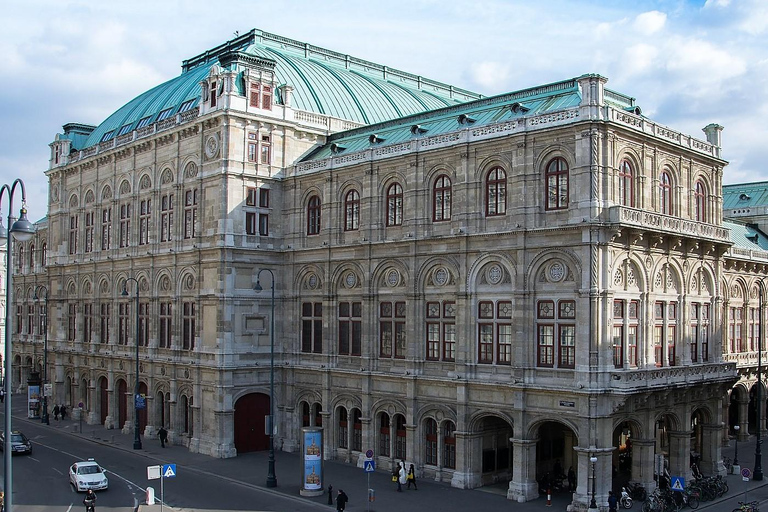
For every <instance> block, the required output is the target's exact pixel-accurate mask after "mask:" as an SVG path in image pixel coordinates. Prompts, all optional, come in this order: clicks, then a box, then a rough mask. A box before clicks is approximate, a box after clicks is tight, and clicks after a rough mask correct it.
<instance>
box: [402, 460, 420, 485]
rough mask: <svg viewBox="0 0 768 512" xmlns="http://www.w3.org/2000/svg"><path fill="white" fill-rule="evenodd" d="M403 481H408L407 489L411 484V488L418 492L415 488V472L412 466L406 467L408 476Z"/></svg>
mask: <svg viewBox="0 0 768 512" xmlns="http://www.w3.org/2000/svg"><path fill="white" fill-rule="evenodd" d="M405 479H406V480H407V481H408V485H406V487H407V488H408V489H410V488H411V484H413V488H414V489H415V490H417V491H418V490H419V488H418V487H416V471H415V470H414V467H413V464H411V465H410V466H408V475H407V476H406V477H405Z"/></svg>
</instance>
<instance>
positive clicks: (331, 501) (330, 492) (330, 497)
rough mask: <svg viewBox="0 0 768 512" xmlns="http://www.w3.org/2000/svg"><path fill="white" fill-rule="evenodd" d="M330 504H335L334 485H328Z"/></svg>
mask: <svg viewBox="0 0 768 512" xmlns="http://www.w3.org/2000/svg"><path fill="white" fill-rule="evenodd" d="M328 504H329V505H333V486H332V485H329V486H328Z"/></svg>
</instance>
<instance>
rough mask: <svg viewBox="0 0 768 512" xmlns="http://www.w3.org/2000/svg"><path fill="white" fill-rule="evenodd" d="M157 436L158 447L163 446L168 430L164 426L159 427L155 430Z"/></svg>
mask: <svg viewBox="0 0 768 512" xmlns="http://www.w3.org/2000/svg"><path fill="white" fill-rule="evenodd" d="M157 437H159V438H160V448H165V443H167V442H168V431H167V430H165V427H160V430H158V431H157Z"/></svg>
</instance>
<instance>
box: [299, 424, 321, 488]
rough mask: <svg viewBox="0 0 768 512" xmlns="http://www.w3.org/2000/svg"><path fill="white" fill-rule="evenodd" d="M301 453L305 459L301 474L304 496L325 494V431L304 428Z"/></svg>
mask: <svg viewBox="0 0 768 512" xmlns="http://www.w3.org/2000/svg"><path fill="white" fill-rule="evenodd" d="M301 453H302V458H303V461H302V462H303V464H302V468H303V470H302V474H301V490H300V491H299V494H301V495H302V496H320V495H321V494H323V429H322V428H320V427H304V428H303V429H302V435H301Z"/></svg>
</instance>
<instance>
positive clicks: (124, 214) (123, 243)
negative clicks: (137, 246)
mask: <svg viewBox="0 0 768 512" xmlns="http://www.w3.org/2000/svg"><path fill="white" fill-rule="evenodd" d="M130 239H131V205H130V204H121V205H120V247H128V246H129V245H130Z"/></svg>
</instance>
